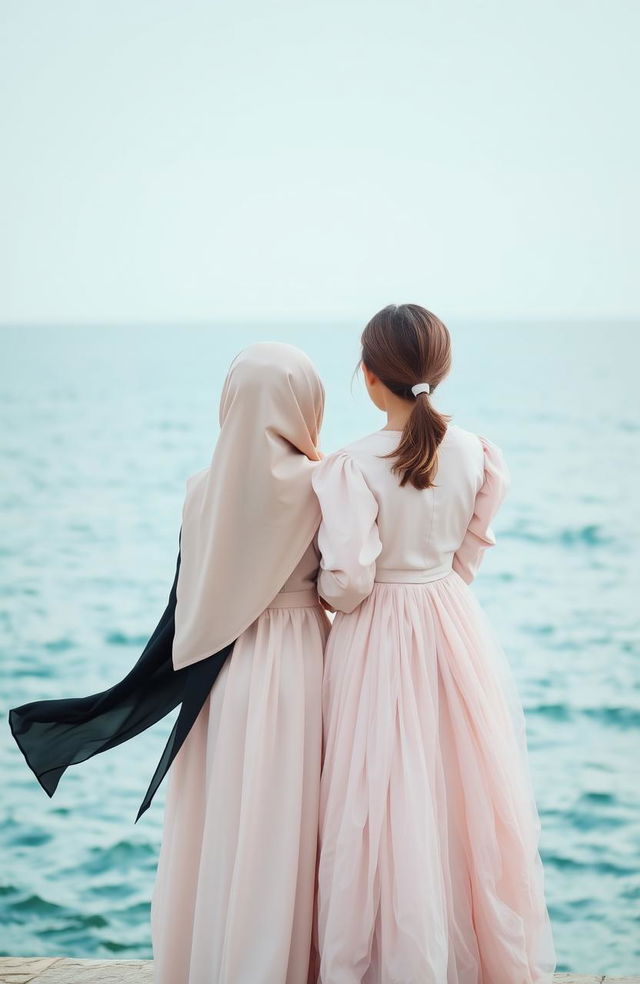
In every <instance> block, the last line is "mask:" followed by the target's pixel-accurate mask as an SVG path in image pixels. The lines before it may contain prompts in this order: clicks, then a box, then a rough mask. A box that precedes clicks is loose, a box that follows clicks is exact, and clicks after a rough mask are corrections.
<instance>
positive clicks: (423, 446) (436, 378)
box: [362, 304, 451, 489]
mask: <svg viewBox="0 0 640 984" xmlns="http://www.w3.org/2000/svg"><path fill="white" fill-rule="evenodd" d="M362 361H363V362H364V364H365V365H366V366H367V368H368V369H370V370H371V371H372V372H373V373H375V374H376V376H378V378H379V379H380V382H382V383H383V384H384V385H385V386H386V387H387V388H388V389H390V390H391V392H392V393H395V395H396V396H400V397H402V398H403V399H405V400H412V401H413V407H412V410H411V413H410V414H409V417H408V419H407V422H406V424H405V425H404V429H403V431H402V437H401V438H400V443H399V444H398V447H397V448H396V449H395V450H394V451H392V452H391V453H390V454H389V455H386V457H388V458H393V459H394V462H393V466H392V470H393V471H394V472H395V474H397V475H398V476H399V479H400V485H407V484H409V485H413V486H414V488H416V489H428V488H431V487H432V486H433V485H434V482H435V476H436V472H437V470H438V448H439V446H440V444H441V443H442V440H443V438H444V436H445V434H446V432H447V424H448V422H449V417H447V416H445V415H444V414H441V413H439V412H438V411H437V410H436V409H435V407H434V406H433V404H432V402H431V399H430V396H429V394H428V393H427V392H419V393H418V395H417V396H414V394H413V391H412V386H414V385H415V384H416V383H421V382H428V383H429V386H430V390H431V392H433V390H434V389H435V387H436V386H437V385H438V383H439V382H441V381H442V380H443V379H444V378H445V376H446V375H447V373H448V372H449V369H450V368H451V339H450V337H449V332H448V331H447V329H446V327H445V325H444V324H443V323H442V322H441V321H440V319H439V318H437V317H436V316H435V314H431V312H430V311H427V310H426V309H425V308H422V307H419V306H418V305H417V304H403V305H401V306H400V307H396V306H395V305H390V306H389V307H386V308H384V309H383V310H382V311H379V312H378V314H376V315H374V317H373V318H372V319H371V321H370V322H369V324H368V325H367V327H366V328H365V330H364V331H363V333H362Z"/></svg>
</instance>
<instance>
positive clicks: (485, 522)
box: [453, 437, 510, 584]
mask: <svg viewBox="0 0 640 984" xmlns="http://www.w3.org/2000/svg"><path fill="white" fill-rule="evenodd" d="M480 443H481V444H482V450H483V452H484V479H483V482H482V486H481V487H480V490H479V492H478V494H477V496H476V502H475V507H474V511H473V516H472V517H471V520H470V522H469V526H468V527H467V531H466V533H465V535H464V538H463V540H462V543H461V544H460V546H459V547H458V549H457V550H456V552H455V554H454V557H453V569H454V571H456V572H457V573H458V574H459V575H460V577H461V578H462V580H463V581H465V582H466V583H467V584H470V583H471V582H472V581H473V579H474V577H475V576H476V574H477V573H478V568H479V567H480V563H481V561H482V557H483V554H484V552H485V550H486V549H487V547H493V546H495V542H496V538H495V536H494V534H493V530H492V529H491V522H492V520H493V517H494V516H495V515H496V513H497V512H498V509H499V508H500V506H501V505H502V502H503V500H504V497H505V495H506V494H507V491H508V488H509V484H510V478H509V471H508V469H507V465H506V463H505V460H504V458H503V456H502V452H501V451H500V449H499V448H497V447H496V446H495V444H491V443H490V442H489V441H487V440H486V439H485V438H484V437H481V438H480Z"/></svg>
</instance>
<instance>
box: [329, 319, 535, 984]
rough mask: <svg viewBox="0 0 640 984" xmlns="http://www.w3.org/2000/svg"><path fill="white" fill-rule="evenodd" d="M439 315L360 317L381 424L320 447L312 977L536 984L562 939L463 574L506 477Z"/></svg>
mask: <svg viewBox="0 0 640 984" xmlns="http://www.w3.org/2000/svg"><path fill="white" fill-rule="evenodd" d="M450 365H451V345H450V338H449V334H448V331H447V329H446V328H445V326H444V325H443V324H442V322H441V321H440V320H439V319H438V318H436V317H435V315H433V314H431V313H430V312H428V311H426V310H425V309H424V308H421V307H418V306H417V305H403V306H401V307H395V306H392V307H388V308H385V309H384V310H383V311H381V312H379V313H378V314H377V315H375V317H374V318H373V319H372V320H371V321H370V322H369V324H368V325H367V327H366V328H365V330H364V332H363V335H362V370H363V373H364V376H365V381H366V384H367V389H368V391H369V395H370V396H371V398H372V400H373V402H374V403H375V404H376V406H378V407H379V409H381V410H383V411H384V412H386V414H387V426H386V427H385V428H384V429H383V430H380V431H377V432H375V433H373V434H371V435H369V436H367V437H365V438H363V439H361V440H359V441H356V442H355V443H354V444H352V445H350V446H349V447H347V448H346V449H344V450H343V451H340V452H338V453H337V454H335V455H332V456H331V457H330V458H327V459H326V461H325V462H323V463H322V464H321V465H320V466H319V467H318V468H317V469H316V471H315V473H314V478H313V484H314V488H315V491H316V494H317V495H318V498H319V500H320V505H321V508H322V523H321V526H320V531H319V547H320V551H321V555H322V559H321V573H320V577H319V581H318V587H319V591H320V594H321V595H322V597H323V598H324V599H325V600H326V601H327V602H328V603H329V604H330V605H331V606H332V607H333V608H335V609H336V611H337V615H336V618H335V621H334V624H333V628H332V630H331V633H330V637H329V643H328V648H327V651H326V655H325V678H324V693H323V716H324V722H325V759H324V765H323V775H322V784H321V815H320V861H319V875H318V937H319V948H320V957H321V968H320V981H321V982H323V984H351V982H353V984H355V982H366V984H389V982H392V981H393V982H402V984H534V982H535V984H540V982H549V981H551V975H552V972H553V968H554V962H555V960H554V950H553V942H552V938H551V930H550V925H549V919H548V915H547V911H546V907H545V902H544V889H543V873H542V865H541V861H540V857H539V853H538V835H539V821H538V816H537V811H536V807H535V801H534V798H533V792H532V787H531V781H530V778H529V772H528V765H527V753H526V743H525V732H524V720H523V714H522V707H521V704H520V702H519V699H518V696H517V692H516V690H515V687H514V685H513V681H512V678H511V675H510V671H509V668H508V665H507V664H506V662H505V660H504V657H503V656H502V653H501V651H500V649H499V647H498V644H497V643H496V641H495V639H494V637H493V636H492V633H491V630H490V627H489V626H488V624H487V622H486V619H485V616H484V614H483V612H482V610H481V609H480V606H479V605H478V603H477V601H476V599H475V597H474V595H473V593H472V591H471V590H470V589H469V588H468V586H467V585H468V584H469V583H470V582H471V581H472V580H473V577H474V575H475V573H476V571H477V569H478V566H479V563H480V560H481V557H482V554H483V552H484V550H485V549H486V548H487V547H489V546H492V545H493V544H494V542H495V540H494V537H493V533H492V531H491V526H490V524H491V521H492V518H493V516H494V515H495V513H496V511H497V510H498V508H499V506H500V504H501V502H502V499H503V497H504V494H505V492H506V489H507V486H508V474H507V469H506V466H505V463H504V460H503V457H502V454H501V453H500V451H499V450H498V448H496V447H495V446H494V445H493V444H491V443H490V442H489V441H487V440H485V439H484V438H480V437H477V436H476V435H474V434H471V433H469V432H468V431H465V430H463V429H462V428H460V427H457V426H455V425H452V424H451V423H449V421H448V420H447V418H445V417H443V416H442V415H441V414H440V413H439V412H438V411H437V410H436V409H435V407H434V406H433V403H432V400H431V394H432V393H433V390H434V389H435V387H436V386H437V385H438V383H439V382H441V381H442V379H444V378H445V376H446V375H447V373H448V372H449V369H450Z"/></svg>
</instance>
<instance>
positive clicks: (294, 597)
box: [267, 588, 320, 611]
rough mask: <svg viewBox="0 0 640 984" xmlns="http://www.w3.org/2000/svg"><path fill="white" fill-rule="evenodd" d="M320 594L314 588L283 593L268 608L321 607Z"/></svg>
mask: <svg viewBox="0 0 640 984" xmlns="http://www.w3.org/2000/svg"><path fill="white" fill-rule="evenodd" d="M319 604H320V602H319V601H318V593H317V591H315V589H314V588H307V589H305V590H303V591H281V592H280V593H279V594H277V595H276V596H275V598H274V599H273V601H272V602H271V603H270V604H269V605H268V606H267V611H268V610H269V609H270V608H315V607H316V605H319Z"/></svg>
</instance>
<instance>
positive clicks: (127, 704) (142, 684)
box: [9, 552, 233, 822]
mask: <svg viewBox="0 0 640 984" xmlns="http://www.w3.org/2000/svg"><path fill="white" fill-rule="evenodd" d="M179 570H180V553H179V552H178V561H177V564H176V573H175V577H174V579H173V585H172V587H171V591H170V593H169V600H168V602H167V607H166V608H165V610H164V613H163V615H162V617H161V619H160V621H159V622H158V624H157V626H156V628H155V630H154V632H153V634H152V635H151V638H150V639H149V641H148V642H147V644H146V646H145V647H144V650H143V653H142V655H141V656H140V659H139V660H138V661H137V663H136V664H135V666H134V667H133V669H131V670H130V671H129V673H127V675H126V676H125V677H124V679H122V680H120V682H119V683H116V684H115V685H114V686H113V687H109V689H108V690H103V691H102V692H101V693H98V694H91V695H90V696H88V697H67V698H64V699H61V700H37V701H33V702H32V703H29V704H22V706H21V707H13V708H12V709H11V710H10V711H9V726H10V728H11V733H12V735H13V737H14V738H15V740H16V742H17V743H18V746H19V747H20V750H21V751H22V754H23V755H24V757H25V759H26V761H27V765H28V766H29V768H30V769H31V770H32V771H33V773H34V775H35V777H36V779H37V780H38V782H39V783H40V785H41V786H42V788H43V789H44V791H45V792H46V793H47V794H48V795H49V796H53V794H54V792H55V791H56V789H57V786H58V783H59V782H60V779H61V777H62V775H63V773H64V772H65V770H66V769H67V768H68V767H69V766H70V765H75V764H76V763H77V762H84V761H85V760H86V759H88V758H92V756H94V755H97V754H98V752H105V751H106V750H107V749H108V748H115V746H116V745H120V744H121V743H122V742H124V741H128V740H129V739H130V738H133V737H134V736H135V735H138V734H140V732H141V731H145V730H146V729H147V728H150V727H151V726H152V725H153V724H155V723H156V722H157V721H160V719H161V718H163V717H165V715H167V714H168V713H169V712H170V711H172V710H173V709H174V708H175V707H177V706H178V704H181V705H182V706H181V707H180V711H179V713H178V717H177V719H176V722H175V724H174V726H173V729H172V731H171V734H170V735H169V738H168V741H167V744H166V746H165V749H164V751H163V753H162V755H161V757H160V761H159V762H158V765H157V767H156V770H155V772H154V774H153V777H152V779H151V782H150V783H149V788H148V789H147V792H146V793H145V796H144V798H143V800H142V803H141V805H140V809H139V810H138V815H137V816H136V820H135V822H137V821H138V820H139V819H140V817H141V816H142V814H143V813H144V812H145V811H146V810H147V809H148V807H149V805H150V804H151V800H152V799H153V797H154V795H155V792H156V790H157V789H158V786H159V785H160V783H161V782H162V780H163V778H164V776H165V774H166V772H167V770H168V768H169V766H170V765H171V763H172V762H173V760H174V758H175V757H176V755H177V753H178V751H179V750H180V747H181V745H182V743H183V742H184V740H185V738H186V737H187V735H188V734H189V731H190V729H191V726H192V725H193V723H194V721H195V720H196V718H197V716H198V714H199V713H200V711H201V709H202V706H203V705H204V702H205V700H206V699H207V697H208V695H209V692H210V691H211V688H212V686H213V684H214V683H215V680H216V678H217V676H218V674H219V672H220V670H221V669H222V667H223V665H224V662H225V660H226V659H227V657H228V656H229V654H230V653H231V650H232V649H233V643H231V644H230V645H229V646H226V647H225V648H224V649H221V650H220V652H218V653H214V654H213V655H212V656H209V657H208V658H207V659H203V660H200V662H198V663H193V664H192V665H191V666H186V667H184V668H183V669H181V670H174V668H173V663H172V660H171V649H172V645H173V634H174V630H175V609H176V585H177V582H178V571H179Z"/></svg>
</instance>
